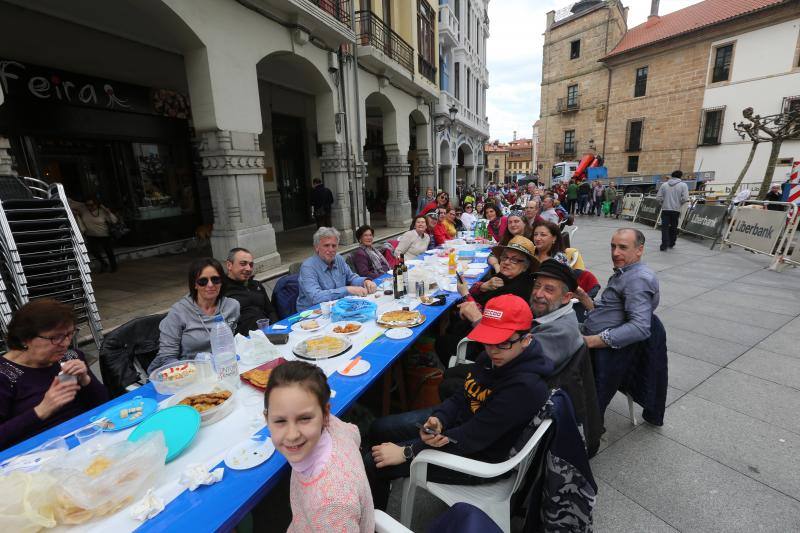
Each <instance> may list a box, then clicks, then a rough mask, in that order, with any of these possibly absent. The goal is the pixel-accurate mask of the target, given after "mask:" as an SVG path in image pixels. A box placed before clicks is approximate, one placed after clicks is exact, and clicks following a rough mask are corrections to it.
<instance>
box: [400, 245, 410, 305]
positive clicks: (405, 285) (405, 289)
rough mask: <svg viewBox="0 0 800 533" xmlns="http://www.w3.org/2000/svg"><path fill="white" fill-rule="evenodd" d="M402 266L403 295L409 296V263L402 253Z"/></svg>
mask: <svg viewBox="0 0 800 533" xmlns="http://www.w3.org/2000/svg"><path fill="white" fill-rule="evenodd" d="M400 266H401V267H402V268H403V296H408V293H410V292H411V287H410V286H409V285H410V284H409V283H408V265H407V264H406V257H405V254H400Z"/></svg>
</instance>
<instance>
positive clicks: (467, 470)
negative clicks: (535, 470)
mask: <svg viewBox="0 0 800 533" xmlns="http://www.w3.org/2000/svg"><path fill="white" fill-rule="evenodd" d="M551 424H552V420H550V419H546V420H544V421H542V423H541V424H540V425H539V427H538V428H537V429H536V432H535V433H534V434H533V436H531V438H530V440H528V442H527V444H525V446H524V447H523V448H522V450H520V452H519V453H518V454H516V455H515V456H514V457H511V458H510V459H507V460H506V461H503V462H502V463H485V462H482V461H476V460H474V459H468V458H466V457H461V456H459V455H453V454H450V453H445V452H440V451H438V450H423V451H421V452H420V453H419V455H417V456H416V457H415V458H414V460H413V461H412V462H411V473H410V475H409V477H408V478H407V479H406V480H405V481H404V485H403V500H402V504H401V507H400V522H401V523H402V524H403V525H404V526H406V527H409V526H410V525H411V517H412V516H413V514H414V496H415V495H416V490H417V487H421V488H423V489H425V490H427V491H428V492H429V493H431V494H433V495H434V496H436V497H437V498H439V499H440V500H442V501H443V502H445V503H446V504H447V505H449V506H453V505H455V504H456V503H458V502H465V503H469V504H472V505H474V506H475V507H478V508H479V509H481V510H483V511H484V512H485V513H486V514H487V515H489V517H490V518H491V519H492V520H494V522H495V523H496V524H497V525H498V526H499V527H500V529H502V530H503V531H506V532H508V531H511V496H512V495H513V494H514V492H515V491H516V490H517V489H518V488H519V486H520V485H521V484H522V481H523V480H524V479H525V474H526V473H527V472H528V468H529V467H530V465H531V461H533V456H534V455H535V453H536V448H537V446H538V445H539V443H540V442H541V440H542V438H543V437H544V435H545V434H546V433H547V430H548V429H549V428H550V425H551ZM429 464H430V465H437V466H440V467H443V468H449V469H450V470H455V471H456V472H463V473H464V474H471V475H473V476H477V477H482V478H493V477H497V476H500V475H503V474H505V473H506V472H511V471H512V470H514V469H516V474H512V475H511V476H509V477H507V478H505V479H501V480H499V481H495V482H493V483H486V484H481V485H446V484H444V483H434V482H431V481H428V465H429Z"/></svg>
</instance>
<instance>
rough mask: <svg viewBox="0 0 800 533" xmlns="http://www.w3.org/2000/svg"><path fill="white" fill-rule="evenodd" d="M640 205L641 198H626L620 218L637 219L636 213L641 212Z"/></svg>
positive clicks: (623, 200)
mask: <svg viewBox="0 0 800 533" xmlns="http://www.w3.org/2000/svg"><path fill="white" fill-rule="evenodd" d="M640 203H642V197H641V196H626V197H625V198H623V199H622V211H621V212H620V216H623V217H630V218H633V217H635V216H636V211H638V210H639V204H640Z"/></svg>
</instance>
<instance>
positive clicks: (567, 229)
mask: <svg viewBox="0 0 800 533" xmlns="http://www.w3.org/2000/svg"><path fill="white" fill-rule="evenodd" d="M576 231H578V226H565V227H564V229H563V230H561V233H566V234H567V236H568V237H569V244H570V246H572V238H573V236H574V235H575V232H576Z"/></svg>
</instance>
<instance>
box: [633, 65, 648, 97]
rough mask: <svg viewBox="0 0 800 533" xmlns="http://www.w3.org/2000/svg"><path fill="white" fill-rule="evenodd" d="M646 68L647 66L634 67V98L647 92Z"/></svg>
mask: <svg viewBox="0 0 800 533" xmlns="http://www.w3.org/2000/svg"><path fill="white" fill-rule="evenodd" d="M647 70H648V67H641V68H637V69H636V84H635V85H634V87H633V97H634V98H638V97H640V96H644V95H645V94H647Z"/></svg>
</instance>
